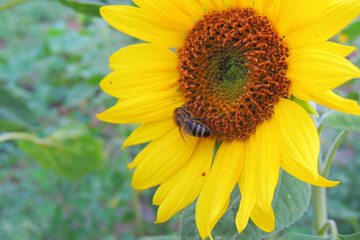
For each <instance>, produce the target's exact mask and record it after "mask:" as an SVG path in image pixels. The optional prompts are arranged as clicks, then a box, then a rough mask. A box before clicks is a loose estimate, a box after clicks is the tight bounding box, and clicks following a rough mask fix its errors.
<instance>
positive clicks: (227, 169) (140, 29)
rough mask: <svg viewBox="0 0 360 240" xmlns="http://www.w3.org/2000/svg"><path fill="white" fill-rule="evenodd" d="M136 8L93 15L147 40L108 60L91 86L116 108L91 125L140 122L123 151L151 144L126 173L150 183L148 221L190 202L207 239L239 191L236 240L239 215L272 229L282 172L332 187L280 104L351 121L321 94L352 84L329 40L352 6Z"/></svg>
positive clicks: (301, 119) (195, 1)
mask: <svg viewBox="0 0 360 240" xmlns="http://www.w3.org/2000/svg"><path fill="white" fill-rule="evenodd" d="M134 2H135V3H136V4H137V5H138V6H139V7H129V6H107V7H103V8H101V14H102V16H103V17H104V19H105V20H106V21H107V22H108V23H109V24H110V25H112V26H113V27H115V28H117V29H118V30H120V31H122V32H124V33H127V34H129V35H132V36H134V37H136V38H139V39H141V40H144V41H146V42H149V43H141V44H136V45H132V46H129V47H125V48H123V49H121V50H119V51H118V52H116V53H115V54H114V55H113V56H112V57H111V58H110V67H111V68H112V69H114V71H113V72H112V73H111V74H109V75H108V76H107V77H106V78H105V79H104V80H103V81H102V82H101V87H102V89H103V90H104V91H105V92H107V93H109V94H110V95H112V96H114V97H117V98H119V99H120V100H119V102H118V103H117V104H116V105H115V106H113V107H112V108H110V109H108V110H106V111H105V112H103V113H101V114H99V115H98V117H99V118H100V119H101V120H103V121H107V122H113V123H142V124H141V125H140V126H139V127H138V128H137V129H136V130H135V131H134V132H133V133H132V134H131V135H130V136H129V138H128V139H127V140H126V141H125V142H124V145H123V147H126V146H130V145H135V144H140V143H145V142H150V143H149V144H148V145H147V146H146V147H145V148H144V149H143V150H142V151H141V152H140V154H139V155H138V156H137V157H136V158H135V159H134V161H133V162H132V163H130V164H129V165H128V167H129V168H136V169H135V172H134V176H133V181H132V186H133V187H134V188H136V189H146V188H150V187H154V186H158V185H160V186H159V188H158V189H157V191H156V194H155V196H154V199H153V203H154V204H155V205H159V209H158V219H157V222H163V221H166V220H168V219H170V218H171V217H172V216H173V215H174V214H175V213H177V212H179V211H180V210H182V209H183V208H185V207H186V206H187V205H189V204H190V203H192V202H193V201H194V200H196V199H197V198H198V200H197V207H196V223H197V227H198V229H199V233H200V235H201V237H202V238H206V237H207V236H210V237H211V234H210V233H211V230H212V228H213V227H214V226H215V224H216V223H217V221H218V220H219V219H220V217H221V216H222V215H223V214H224V213H225V211H226V209H227V207H228V204H229V199H230V194H231V192H232V190H233V189H234V187H235V185H236V184H237V183H238V185H239V188H240V191H241V194H242V199H241V201H240V207H239V211H238V214H237V216H236V219H235V222H236V225H237V228H238V231H239V233H240V232H241V231H242V230H243V229H244V228H245V227H246V225H247V223H248V220H249V218H251V219H252V220H253V222H254V223H255V224H256V225H257V226H258V227H259V228H261V229H262V230H264V231H272V230H273V229H274V224H275V223H274V222H275V221H274V213H273V210H272V207H271V202H272V198H273V194H274V190H275V187H276V185H277V182H278V178H279V171H280V168H283V169H284V170H285V171H287V172H288V173H290V174H291V175H293V176H295V177H297V178H299V179H301V180H303V181H305V182H308V183H310V184H313V185H318V186H324V187H330V186H335V185H336V184H337V183H338V182H332V181H329V180H326V179H324V178H322V177H321V176H320V175H319V174H318V169H317V157H318V155H319V148H320V144H319V138H318V135H317V131H316V128H315V125H314V123H313V121H312V120H311V118H310V116H309V115H308V113H307V112H306V111H305V110H304V109H303V108H302V107H301V106H300V105H299V104H298V103H296V102H293V101H291V100H290V99H291V96H294V97H296V98H298V99H301V100H305V101H308V100H312V101H315V102H317V103H319V104H322V105H324V106H327V107H330V108H334V109H336V110H339V111H343V112H347V113H353V114H360V107H359V106H358V104H357V103H356V102H354V101H351V100H347V99H343V98H341V97H340V96H338V95H336V94H335V93H334V92H332V91H331V89H333V88H336V87H338V86H340V85H341V84H343V83H344V82H346V81H348V80H350V79H352V78H357V77H360V70H359V69H358V68H357V67H355V66H354V65H353V64H351V63H350V62H349V61H348V60H346V59H345V58H344V57H345V56H347V55H348V54H349V53H351V52H352V51H354V50H355V49H354V48H353V47H348V46H343V45H340V44H337V43H334V42H330V41H328V39H329V38H331V37H332V36H334V35H335V34H336V33H337V32H339V31H340V30H341V29H342V28H344V27H345V26H346V25H347V24H348V23H349V22H350V21H352V20H353V19H354V18H355V17H356V16H358V14H359V13H360V1H358V0H346V1H341V0H321V1H315V2H313V1H310V0H296V1H295V0H286V1H285V0H274V1H265V0H228V1H224V0H182V1H171V0H162V1H146V0H134ZM169 48H176V53H175V52H174V51H172V50H170V49H169ZM174 120H175V121H174ZM216 142H217V143H219V144H220V147H219V148H218V150H217V151H216V153H215V154H214V146H215V143H216Z"/></svg>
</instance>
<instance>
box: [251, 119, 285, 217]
mask: <svg viewBox="0 0 360 240" xmlns="http://www.w3.org/2000/svg"><path fill="white" fill-rule="evenodd" d="M275 124H276V122H275V121H274V119H270V120H269V121H264V122H263V123H262V124H261V125H260V126H258V127H257V128H256V132H255V136H254V139H253V141H254V142H255V144H256V146H257V151H256V155H255V159H253V161H255V163H256V186H257V188H256V190H257V191H256V192H257V199H258V204H259V205H260V207H261V208H263V209H264V210H268V209H269V208H271V202H272V199H273V196H274V191H275V188H276V185H277V183H278V180H279V172H280V156H279V142H278V139H277V136H276V135H277V134H278V132H277V128H276V125H275Z"/></svg>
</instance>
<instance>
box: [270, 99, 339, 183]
mask: <svg viewBox="0 0 360 240" xmlns="http://www.w3.org/2000/svg"><path fill="white" fill-rule="evenodd" d="M273 118H274V119H275V120H276V122H277V123H278V129H279V133H280V134H279V141H280V142H281V143H283V144H281V145H280V164H281V167H282V168H283V169H284V170H285V171H287V172H288V173H290V174H291V175H293V176H294V177H296V178H299V179H301V180H303V181H306V182H309V183H311V184H314V185H319V184H323V186H334V185H336V184H337V182H331V181H328V180H326V179H323V178H321V177H320V176H319V174H318V156H319V151H320V143H319V136H318V134H317V130H316V127H315V124H314V122H313V121H312V120H311V118H310V116H309V115H308V114H307V112H306V111H305V110H304V109H303V108H302V107H301V106H299V105H298V104H297V103H295V102H293V101H290V100H287V99H281V100H280V102H279V103H278V104H276V105H275V107H274V116H273Z"/></svg>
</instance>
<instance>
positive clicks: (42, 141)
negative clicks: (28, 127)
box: [0, 132, 54, 146]
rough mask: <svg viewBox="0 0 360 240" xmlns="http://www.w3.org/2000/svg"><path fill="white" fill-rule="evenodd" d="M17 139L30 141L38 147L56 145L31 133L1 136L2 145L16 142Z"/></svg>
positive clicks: (12, 133)
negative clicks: (11, 141) (12, 141)
mask: <svg viewBox="0 0 360 240" xmlns="http://www.w3.org/2000/svg"><path fill="white" fill-rule="evenodd" d="M16 139H23V140H28V141H31V142H33V143H36V144H38V145H46V146H52V145H54V144H53V143H52V142H51V141H49V140H46V139H41V138H37V137H36V136H34V135H32V134H30V133H18V132H11V133H4V134H1V135H0V143H1V142H6V141H10V140H16Z"/></svg>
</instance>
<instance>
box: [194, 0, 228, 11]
mask: <svg viewBox="0 0 360 240" xmlns="http://www.w3.org/2000/svg"><path fill="white" fill-rule="evenodd" d="M198 2H199V3H200V5H201V6H203V7H204V8H205V9H206V11H207V12H211V11H221V10H224V9H225V1H223V0H198Z"/></svg>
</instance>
